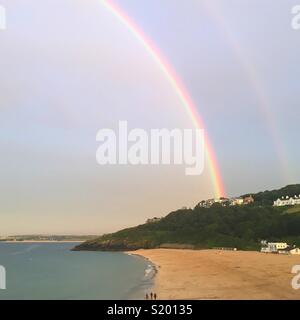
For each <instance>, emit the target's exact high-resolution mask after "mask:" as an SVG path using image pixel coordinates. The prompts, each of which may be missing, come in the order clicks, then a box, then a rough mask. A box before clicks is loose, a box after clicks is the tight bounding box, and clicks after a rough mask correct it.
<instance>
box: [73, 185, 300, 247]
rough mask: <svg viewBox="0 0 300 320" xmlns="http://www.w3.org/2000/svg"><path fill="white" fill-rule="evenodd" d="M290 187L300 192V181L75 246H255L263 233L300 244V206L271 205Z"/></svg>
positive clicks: (174, 213) (273, 237) (268, 236)
mask: <svg viewBox="0 0 300 320" xmlns="http://www.w3.org/2000/svg"><path fill="white" fill-rule="evenodd" d="M287 190H289V191H291V190H292V191H293V192H291V193H289V195H294V194H300V185H294V186H288V187H285V188H283V189H281V190H275V191H265V192H261V193H258V194H256V195H253V196H254V199H255V201H256V202H255V203H254V204H251V205H245V206H233V207H222V206H221V205H218V204H215V205H213V206H212V207H211V208H201V207H198V206H196V207H195V208H194V209H181V210H178V211H175V212H172V213H170V214H168V215H167V216H166V217H165V218H163V219H161V220H160V221H158V222H153V223H146V224H143V225H139V226H137V227H133V228H128V229H124V230H121V231H118V232H116V233H113V234H107V235H103V236H101V237H99V238H96V239H93V240H88V241H86V242H84V243H82V244H81V245H79V246H77V247H75V248H74V250H103V251H106V250H109V251H123V250H135V249H139V248H158V247H161V246H171V245H173V246H175V247H176V246H180V245H181V246H183V247H184V246H186V247H193V248H195V249H200V248H213V247H236V248H238V249H244V250H253V249H258V248H259V246H260V241H261V240H263V239H266V240H268V241H278V240H280V241H287V242H289V243H291V244H296V245H298V246H300V210H298V209H297V210H296V209H295V208H286V207H280V208H278V207H277V208H276V207H272V206H271V205H269V203H272V201H273V200H275V199H277V198H278V197H279V196H281V195H282V194H283V195H285V194H284V193H285V192H287ZM292 209H294V210H292ZM167 244H168V245H167Z"/></svg>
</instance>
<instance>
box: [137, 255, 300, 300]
mask: <svg viewBox="0 0 300 320" xmlns="http://www.w3.org/2000/svg"><path fill="white" fill-rule="evenodd" d="M134 253H135V254H138V255H141V256H143V257H145V258H147V259H149V260H151V261H152V262H153V263H154V264H155V265H156V266H157V269H158V272H157V275H156V277H155V288H154V289H153V290H154V291H155V292H156V293H157V294H158V297H159V299H300V289H299V290H294V289H293V288H292V286H291V281H292V278H293V277H294V276H295V274H292V273H291V269H292V267H293V266H294V265H297V264H298V265H300V256H291V255H289V256H286V255H276V254H263V253H260V252H247V251H236V252H235V251H218V250H177V249H155V250H137V251H135V252H134Z"/></svg>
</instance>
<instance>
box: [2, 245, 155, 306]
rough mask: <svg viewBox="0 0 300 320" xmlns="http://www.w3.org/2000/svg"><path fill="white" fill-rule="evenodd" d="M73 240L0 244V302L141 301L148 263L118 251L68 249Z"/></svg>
mask: <svg viewBox="0 0 300 320" xmlns="http://www.w3.org/2000/svg"><path fill="white" fill-rule="evenodd" d="M76 244H78V243H77V242H74V243H40V242H32V243H5V242H4V243H0V265H2V266H3V267H5V270H6V289H5V290H0V300H8V299H14V300H48V299H49V300H70V299H75V300H76V299H78V300H80V299H83V300H85V299H92V300H98V299H99V300H106V299H114V300H121V299H143V298H144V296H145V293H146V291H149V289H150V288H151V287H152V285H153V275H154V272H155V270H154V268H153V265H152V264H151V262H149V261H147V260H146V259H143V258H142V257H139V256H135V255H128V254H125V253H121V252H85V251H71V249H72V248H73V247H74V246H75V245H76Z"/></svg>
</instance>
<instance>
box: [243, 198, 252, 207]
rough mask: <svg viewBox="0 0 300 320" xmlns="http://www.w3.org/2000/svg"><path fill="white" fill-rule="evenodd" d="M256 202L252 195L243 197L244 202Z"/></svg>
mask: <svg viewBox="0 0 300 320" xmlns="http://www.w3.org/2000/svg"><path fill="white" fill-rule="evenodd" d="M253 202H254V198H253V197H252V196H249V197H245V198H244V199H243V204H246V205H247V204H251V203H253Z"/></svg>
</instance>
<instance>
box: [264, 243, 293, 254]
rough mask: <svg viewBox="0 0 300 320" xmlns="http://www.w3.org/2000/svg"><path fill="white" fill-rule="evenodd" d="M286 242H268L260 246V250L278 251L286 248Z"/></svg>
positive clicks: (266, 251)
mask: <svg viewBox="0 0 300 320" xmlns="http://www.w3.org/2000/svg"><path fill="white" fill-rule="evenodd" d="M288 247H289V246H288V244H287V243H285V242H268V243H267V246H263V247H262V248H261V252H264V253H279V251H283V250H286V249H287V248H288Z"/></svg>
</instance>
